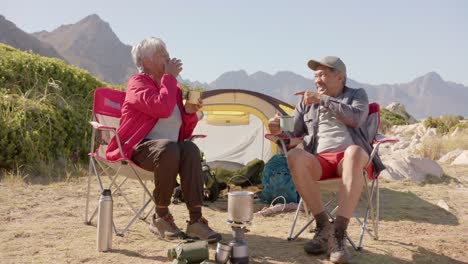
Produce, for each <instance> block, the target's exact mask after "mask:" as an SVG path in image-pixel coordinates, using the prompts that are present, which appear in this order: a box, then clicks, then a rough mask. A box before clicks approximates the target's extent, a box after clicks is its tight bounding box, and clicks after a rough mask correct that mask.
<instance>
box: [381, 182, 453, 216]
mask: <svg viewBox="0 0 468 264" xmlns="http://www.w3.org/2000/svg"><path fill="white" fill-rule="evenodd" d="M380 219H381V220H385V221H401V220H407V221H414V222H418V223H431V224H436V225H459V224H460V223H459V221H458V219H457V217H456V216H455V215H454V214H452V213H450V212H448V211H446V210H444V209H442V208H440V207H439V206H437V205H435V204H432V203H430V202H427V201H426V200H424V199H421V198H420V197H418V196H417V195H416V194H414V193H413V192H399V191H394V190H391V189H386V188H382V189H380Z"/></svg>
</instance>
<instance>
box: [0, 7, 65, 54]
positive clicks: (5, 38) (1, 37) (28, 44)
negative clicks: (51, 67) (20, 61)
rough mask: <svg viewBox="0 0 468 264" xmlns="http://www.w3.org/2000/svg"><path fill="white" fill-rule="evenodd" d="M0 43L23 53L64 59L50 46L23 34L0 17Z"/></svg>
mask: <svg viewBox="0 0 468 264" xmlns="http://www.w3.org/2000/svg"><path fill="white" fill-rule="evenodd" d="M0 42H1V43H4V44H7V45H10V46H13V47H15V48H17V49H20V50H23V51H29V50H30V51H32V52H34V53H37V54H39V55H42V56H46V57H52V58H59V59H64V58H63V57H62V56H60V54H59V53H58V52H57V51H56V50H55V49H54V47H52V46H51V45H49V44H47V43H44V42H42V41H40V40H38V39H36V38H35V37H34V36H31V35H30V34H28V33H26V32H24V31H23V30H21V29H19V28H18V27H16V25H15V24H14V23H13V22H11V21H9V20H7V19H6V18H5V17H4V16H2V15H0Z"/></svg>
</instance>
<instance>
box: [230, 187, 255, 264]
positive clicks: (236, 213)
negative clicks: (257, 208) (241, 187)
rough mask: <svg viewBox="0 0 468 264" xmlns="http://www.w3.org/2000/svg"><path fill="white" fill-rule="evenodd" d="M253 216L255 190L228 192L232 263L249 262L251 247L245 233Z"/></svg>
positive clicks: (242, 263) (244, 263)
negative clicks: (249, 247)
mask: <svg viewBox="0 0 468 264" xmlns="http://www.w3.org/2000/svg"><path fill="white" fill-rule="evenodd" d="M252 218H253V192H245V191H236V192H229V193H228V220H227V222H228V224H229V225H230V226H231V228H232V236H233V239H232V241H231V242H230V243H229V246H231V248H232V250H231V257H230V259H229V260H230V262H231V263H233V264H234V263H236V264H237V263H238V264H246V263H249V249H248V246H247V242H246V241H245V233H247V232H248V231H249V230H248V229H247V226H248V225H250V224H251V221H252Z"/></svg>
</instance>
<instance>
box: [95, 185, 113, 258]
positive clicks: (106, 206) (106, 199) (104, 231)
mask: <svg viewBox="0 0 468 264" xmlns="http://www.w3.org/2000/svg"><path fill="white" fill-rule="evenodd" d="M96 246H97V250H98V251H110V250H111V249H112V196H111V191H110V190H109V189H105V190H103V191H102V194H101V198H100V199H99V212H98V220H97V236H96Z"/></svg>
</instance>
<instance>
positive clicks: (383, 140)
mask: <svg viewBox="0 0 468 264" xmlns="http://www.w3.org/2000/svg"><path fill="white" fill-rule="evenodd" d="M399 141H400V140H399V139H397V138H387V137H385V136H384V135H381V134H377V135H375V137H374V140H373V143H374V144H375V146H374V149H373V150H372V152H371V154H370V155H369V161H368V162H367V164H366V168H367V166H369V165H370V164H371V163H372V159H373V158H374V156H375V155H376V154H377V153H378V152H379V147H380V144H383V143H396V142H399Z"/></svg>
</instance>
